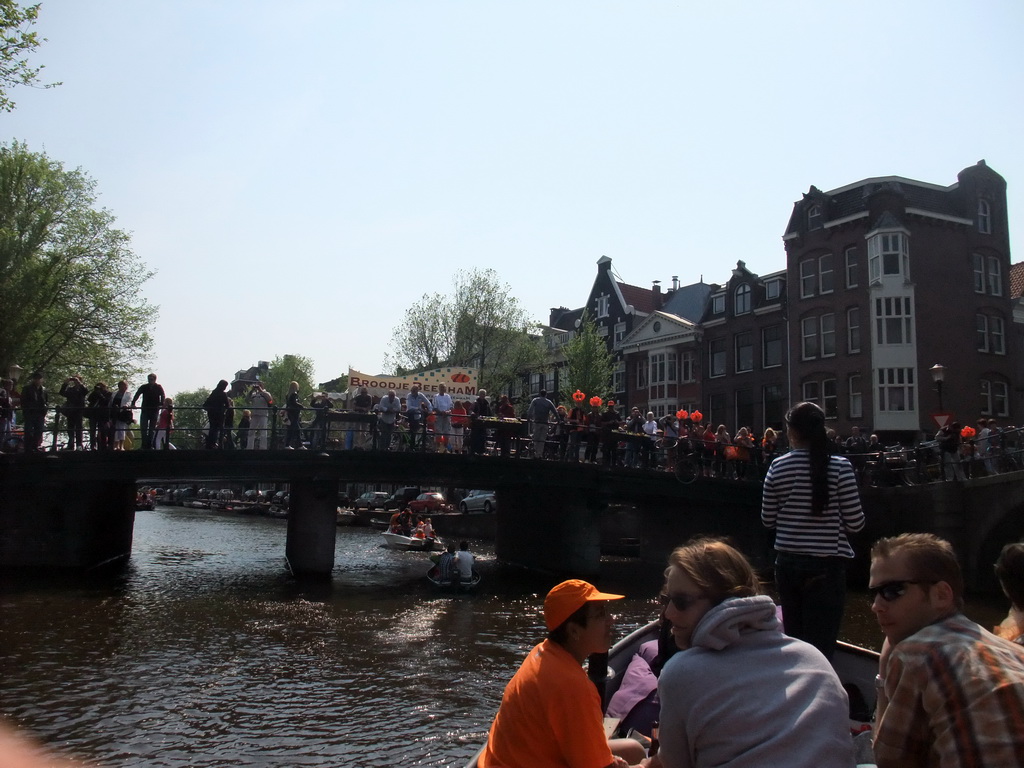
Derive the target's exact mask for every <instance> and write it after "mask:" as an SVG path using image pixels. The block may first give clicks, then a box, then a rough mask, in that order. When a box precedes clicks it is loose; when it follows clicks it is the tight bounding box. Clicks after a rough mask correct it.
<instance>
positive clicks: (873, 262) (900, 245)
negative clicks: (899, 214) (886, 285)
mask: <svg viewBox="0 0 1024 768" xmlns="http://www.w3.org/2000/svg"><path fill="white" fill-rule="evenodd" d="M868 274H869V276H870V279H871V282H872V283H877V282H878V281H880V280H881V279H882V277H884V276H888V275H900V276H902V277H904V278H906V279H909V278H910V254H909V251H908V250H907V238H906V235H904V234H903V233H901V232H888V233H883V234H878V235H875V236H874V237H872V238H871V239H870V240H868Z"/></svg>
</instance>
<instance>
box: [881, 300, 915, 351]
mask: <svg viewBox="0 0 1024 768" xmlns="http://www.w3.org/2000/svg"><path fill="white" fill-rule="evenodd" d="M913 320H914V318H913V315H912V313H911V309H910V297H909V296H886V297H883V298H880V299H875V330H876V331H877V333H878V343H879V344H912V343H913V338H912V336H911V330H912V328H913Z"/></svg>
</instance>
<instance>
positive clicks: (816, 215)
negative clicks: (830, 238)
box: [807, 205, 821, 232]
mask: <svg viewBox="0 0 1024 768" xmlns="http://www.w3.org/2000/svg"><path fill="white" fill-rule="evenodd" d="M815 229H821V206H820V205H812V206H811V207H810V208H808V209H807V231H808V232H810V231H813V230H815Z"/></svg>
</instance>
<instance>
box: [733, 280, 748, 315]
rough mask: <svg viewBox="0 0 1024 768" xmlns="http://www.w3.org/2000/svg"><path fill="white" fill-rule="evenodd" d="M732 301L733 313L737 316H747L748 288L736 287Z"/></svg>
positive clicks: (743, 286)
mask: <svg viewBox="0 0 1024 768" xmlns="http://www.w3.org/2000/svg"><path fill="white" fill-rule="evenodd" d="M734 299H735V304H734V307H733V313H734V314H737V315H745V314H747V313H748V312H749V311H750V286H749V285H746V284H744V285H741V286H738V287H737V288H736V294H735V296H734Z"/></svg>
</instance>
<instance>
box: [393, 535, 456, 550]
mask: <svg viewBox="0 0 1024 768" xmlns="http://www.w3.org/2000/svg"><path fill="white" fill-rule="evenodd" d="M381 536H383V537H384V543H385V544H386V545H387V546H388V548H389V549H397V550H400V551H402V552H430V551H432V550H434V549H443V548H444V544H442V543H441V540H440V539H436V538H418V537H416V536H403V535H402V534H400V533H390V532H388V531H385V532H384V533H382V534H381Z"/></svg>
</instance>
